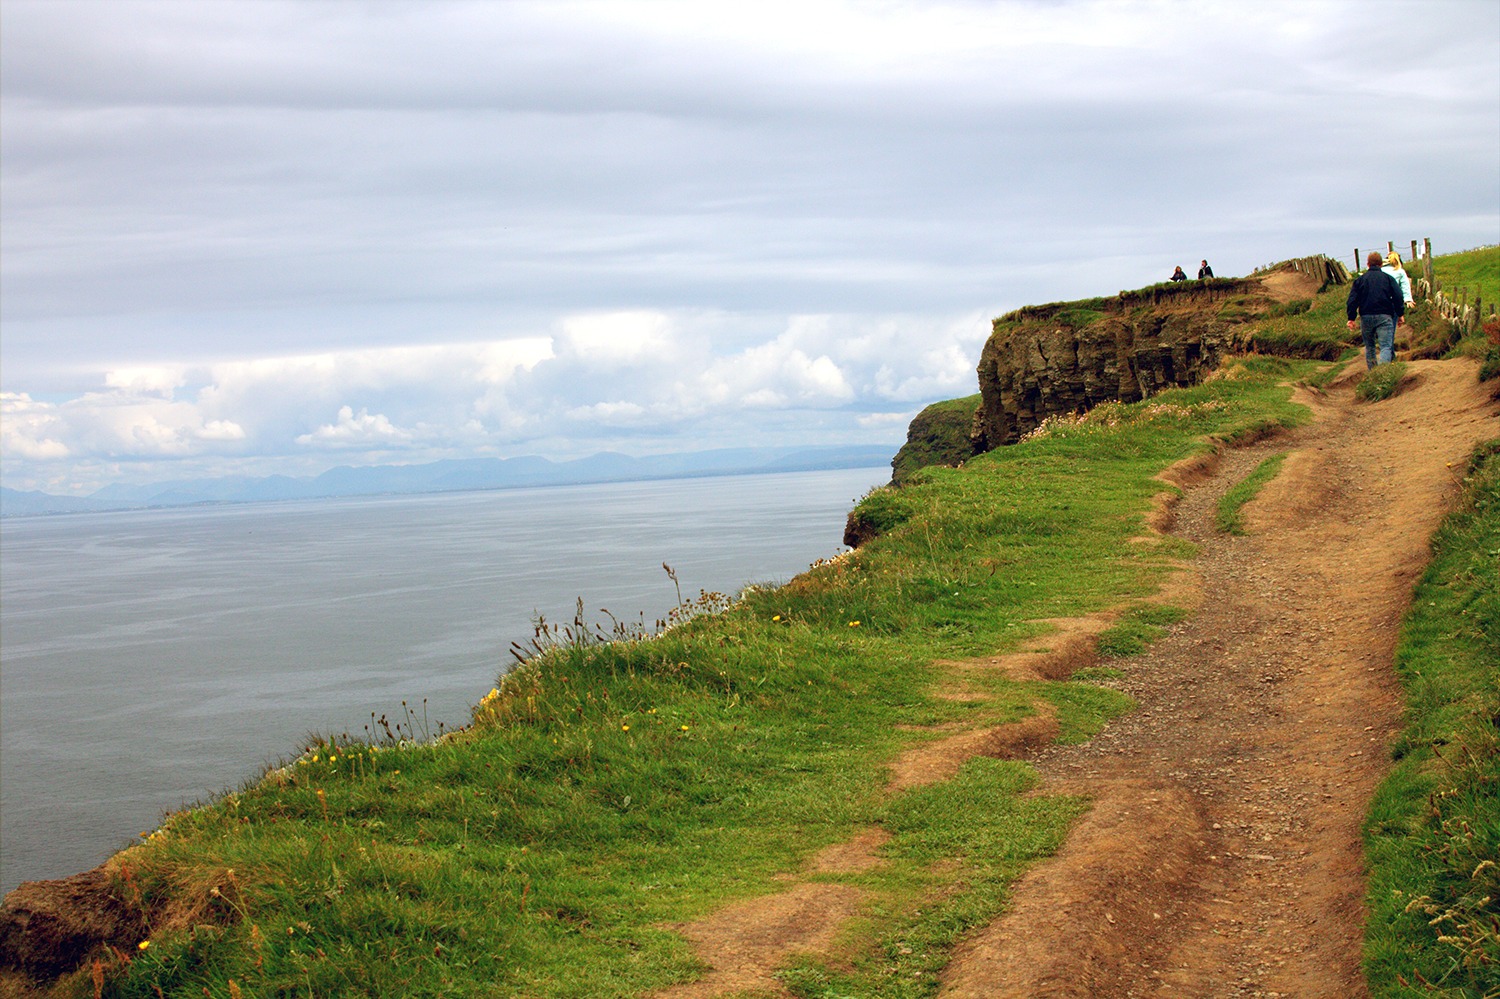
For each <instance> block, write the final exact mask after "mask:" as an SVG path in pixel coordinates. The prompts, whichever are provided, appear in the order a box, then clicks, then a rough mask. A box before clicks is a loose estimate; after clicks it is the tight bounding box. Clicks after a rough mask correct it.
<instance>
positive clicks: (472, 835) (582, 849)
mask: <svg viewBox="0 0 1500 999" xmlns="http://www.w3.org/2000/svg"><path fill="white" fill-rule="evenodd" d="M1297 370H1298V369H1297V368H1296V367H1295V366H1294V365H1291V364H1289V363H1288V362H1282V361H1270V362H1263V363H1260V364H1256V365H1251V366H1249V367H1247V368H1246V377H1245V378H1243V379H1241V380H1237V381H1233V382H1230V381H1221V382H1217V383H1214V384H1212V385H1205V386H1200V387H1197V388H1194V389H1189V390H1185V391H1183V392H1180V393H1171V394H1169V396H1170V398H1168V397H1165V396H1164V397H1163V398H1162V399H1159V400H1157V402H1158V405H1156V406H1153V407H1150V408H1149V409H1147V408H1139V409H1131V408H1128V407H1127V408H1126V409H1125V410H1124V411H1122V414H1121V418H1120V419H1118V420H1115V421H1111V422H1109V423H1107V424H1106V423H1100V424H1097V425H1095V424H1089V423H1080V424H1078V425H1076V426H1073V427H1070V428H1065V429H1063V430H1060V432H1058V433H1056V434H1054V435H1051V436H1047V437H1045V438H1039V439H1037V440H1035V441H1031V442H1028V443H1026V444H1023V445H1021V446H1018V447H1013V448H1007V449H1004V450H1003V451H1001V452H996V453H993V454H990V455H986V456H984V457H983V458H981V459H977V460H975V461H972V462H970V463H969V464H968V465H967V466H966V467H965V468H964V469H962V470H951V471H950V470H929V471H927V472H923V473H921V474H920V475H919V476H918V477H917V481H914V482H913V483H911V484H910V485H909V486H908V487H907V488H906V489H903V490H902V491H901V492H900V493H899V496H900V505H901V508H900V510H898V511H895V515H894V516H893V520H892V523H891V524H890V529H889V530H888V531H887V533H886V534H885V535H884V536H882V537H881V538H879V539H878V540H876V541H874V542H872V543H871V544H869V545H867V546H866V547H864V548H862V549H860V550H859V551H857V552H855V553H853V554H851V555H849V556H847V557H845V558H842V559H840V560H837V561H835V562H832V563H829V564H823V565H819V566H816V567H814V568H812V569H810V570H809V571H808V572H806V573H804V574H803V575H802V576H799V577H798V578H797V579H795V580H794V581H792V582H791V583H790V584H788V585H786V586H784V587H781V588H779V589H774V590H753V591H750V592H747V593H744V594H742V595H740V598H739V599H738V600H737V601H736V602H734V603H733V605H732V606H730V607H728V608H727V609H722V610H720V604H721V603H722V602H723V601H721V600H720V599H718V598H715V597H713V596H712V595H710V596H707V597H704V598H702V599H701V600H699V601H696V602H694V603H692V604H689V605H686V606H685V607H684V608H683V610H682V613H681V615H680V617H681V618H682V619H683V621H682V623H681V624H680V625H678V626H677V627H675V628H673V629H671V630H670V631H668V632H667V633H665V634H663V635H659V636H657V637H654V638H651V639H649V640H645V639H641V640H624V641H615V642H611V643H608V644H602V643H599V642H596V641H593V640H592V639H590V638H587V637H585V635H584V634H583V633H582V630H574V631H572V632H571V633H570V634H561V633H559V634H557V635H555V636H554V638H555V639H556V641H555V642H554V643H552V644H553V646H554V647H552V648H550V649H548V650H547V651H545V652H544V653H543V654H540V655H538V656H536V657H535V658H533V659H532V660H531V661H529V662H528V663H527V664H526V665H525V666H523V667H522V668H520V669H518V670H516V671H515V672H513V673H512V674H510V675H508V676H507V677H505V678H504V679H503V680H502V681H501V682H500V684H499V685H498V687H497V690H496V692H495V693H494V694H492V695H491V696H489V697H487V698H485V699H484V700H483V701H482V702H481V703H480V704H479V705H477V706H476V708H475V713H474V724H473V725H472V726H471V727H470V728H468V729H467V730H465V731H464V732H462V733H460V734H458V735H457V736H455V737H452V738H449V739H446V740H443V741H441V742H439V743H437V744H435V745H417V744H411V743H403V742H399V741H398V740H393V739H381V740H377V741H376V742H374V743H371V742H366V741H360V740H344V739H339V740H333V741H326V742H321V743H318V744H315V745H312V746H309V747H308V748H307V749H306V751H305V752H303V753H301V754H300V755H299V756H298V758H297V759H296V760H295V761H294V762H293V763H291V764H290V765H288V766H286V767H284V768H282V769H278V770H276V771H274V772H272V773H271V774H269V775H268V776H267V777H266V778H265V779H263V780H261V781H259V782H257V783H255V784H254V785H252V786H249V787H246V788H244V789H243V790H242V791H240V792H239V793H237V794H233V795H230V796H228V797H226V798H224V799H223V800H221V801H218V802H215V803H213V804H211V805H208V806H206V807H203V808H200V809H196V810H193V811H189V812H184V813H181V814H178V815H176V816H173V817H172V818H171V819H170V820H169V821H168V822H167V823H166V824H165V825H164V826H163V828H162V829H161V830H159V831H157V832H156V833H154V834H153V835H152V836H151V837H150V838H149V839H148V840H147V841H146V842H144V843H142V844H140V845H139V846H136V847H134V848H132V849H130V850H128V851H126V852H125V853H123V854H121V855H119V856H118V857H117V858H116V859H115V860H114V861H113V862H112V864H111V865H110V866H109V868H108V869H107V872H106V874H107V877H108V880H109V885H110V891H111V892H112V893H113V894H114V895H115V896H116V897H118V898H120V899H123V900H124V901H125V902H126V903H127V909H129V912H128V913H126V914H124V915H122V916H121V918H120V920H119V921H118V922H117V925H116V927H115V939H114V943H115V945H116V947H118V952H116V951H108V950H106V951H104V952H102V956H101V958H100V961H101V963H100V964H99V965H98V966H97V967H98V968H99V972H98V974H99V975H100V976H101V981H102V982H103V983H104V984H103V986H102V988H103V989H104V994H107V995H118V996H156V995H158V994H160V995H166V996H174V995H177V996H187V995H192V996H200V995H202V993H203V990H204V989H205V988H207V989H208V990H209V991H210V994H214V995H227V994H230V992H231V991H232V990H231V986H230V983H231V982H233V983H234V986H233V989H235V990H239V991H240V992H241V994H246V995H250V994H255V995H276V994H287V995H290V994H306V993H308V992H309V991H310V992H311V993H312V994H316V995H328V994H338V995H372V996H375V995H381V996H388V995H443V994H453V995H474V994H487V995H500V996H505V995H511V996H532V997H542V996H559V997H560V996H609V995H626V994H633V993H637V992H645V991H648V990H650V989H652V988H656V987H661V986H665V985H667V984H670V983H672V982H676V981H683V980H687V979H690V978H692V977H693V976H694V974H695V968H696V964H695V960H694V958H693V956H692V954H691V952H690V950H689V948H688V946H687V944H686V943H685V941H684V940H683V939H682V938H681V937H680V936H678V935H677V934H675V933H673V932H671V931H669V930H667V929H664V927H665V926H667V925H670V924H673V923H678V922H681V921H684V920H689V919H692V918H694V917H697V916H701V915H702V914H703V913H705V912H707V911H709V910H711V909H713V908H716V907H718V906H720V905H722V904H724V903H725V902H727V901H729V900H733V899H737V898H745V897H749V896H756V895H763V894H767V893H770V892H772V891H774V890H775V889H776V886H777V884H778V882H777V881H776V880H775V878H776V876H777V875H778V874H779V873H782V872H786V871H793V870H798V869H800V868H801V867H802V866H803V865H804V864H805V863H806V862H807V860H808V858H809V856H810V855H811V854H812V853H814V852H815V851H817V850H818V849H820V848H822V847H825V846H828V845H829V844H832V843H836V842H839V841H842V840H844V839H846V838H847V837H849V836H850V835H851V833H853V832H854V831H855V830H858V829H862V828H867V827H871V826H877V827H879V828H881V829H883V830H885V831H886V833H887V834H888V835H889V836H890V837H891V838H890V840H889V842H888V843H887V845H886V846H885V847H884V848H883V850H882V852H883V854H884V855H885V857H886V858H887V861H888V862H887V864H886V865H885V866H884V867H882V868H880V870H879V871H878V872H872V873H865V874H851V875H840V876H837V877H835V878H834V880H837V879H838V878H839V877H842V878H843V879H844V880H845V881H846V882H849V883H850V884H853V885H857V887H858V889H859V890H860V891H861V892H863V893H865V894H866V897H868V898H870V899H872V900H873V901H872V903H871V906H870V907H868V908H867V909H866V911H868V912H872V913H878V915H871V916H869V917H867V918H866V919H864V920H863V921H861V922H860V923H858V924H857V928H856V929H854V930H852V931H851V932H852V934H853V935H852V937H851V938H850V940H849V941H848V946H847V951H848V953H849V955H850V962H851V964H850V966H849V967H848V968H843V969H831V968H824V967H816V966H808V967H805V968H803V969H801V971H799V972H797V974H802V975H804V976H812V977H814V978H816V977H818V976H822V977H823V978H828V977H829V976H835V977H839V978H840V979H841V980H843V979H847V983H846V985H847V989H846V991H848V993H849V994H862V995H890V994H892V993H889V992H887V991H882V989H883V983H888V982H889V981H890V980H891V978H890V976H891V975H895V976H896V977H898V978H900V979H901V980H903V981H907V982H911V983H913V987H916V986H917V985H920V984H922V983H929V984H930V983H931V982H932V981H933V980H934V979H933V976H934V975H935V974H936V972H937V970H938V969H939V968H940V967H941V966H942V963H943V961H944V959H945V954H946V951H947V948H948V947H950V946H951V945H952V943H953V941H954V940H955V939H957V937H958V936H959V935H960V934H961V933H963V932H964V930H965V929H967V928H969V927H972V926H975V925H978V924H980V923H982V922H984V921H987V920H988V919H990V918H991V917H992V916H993V915H994V913H995V911H996V909H997V907H998V906H999V905H1000V904H1001V900H1002V899H1003V898H1004V891H1003V886H1004V885H1005V884H1006V883H1007V882H1008V880H1009V879H1010V878H1012V877H1014V876H1015V874H1016V873H1017V872H1018V871H1019V870H1020V868H1021V867H1022V866H1023V865H1024V863H1025V862H1026V861H1027V860H1028V859H1029V858H1034V857H1038V856H1041V855H1045V854H1046V853H1047V852H1049V851H1050V850H1051V849H1053V848H1054V846H1055V845H1056V844H1057V843H1058V842H1059V840H1060V838H1061V836H1062V835H1063V833H1064V831H1065V830H1066V828H1067V826H1068V823H1069V821H1070V820H1071V818H1072V817H1073V816H1074V815H1076V814H1077V812H1078V809H1079V808H1080V803H1079V802H1076V801H1072V800H1067V799H1047V800H1035V801H1034V800H1031V799H1028V798H1026V797H1024V792H1025V790H1026V789H1027V788H1028V787H1029V786H1030V785H1031V784H1032V780H1033V779H1032V778H1031V777H1030V775H1029V774H1030V771H1029V769H1028V768H1027V767H1026V766H1024V765H1023V764H1020V763H1003V762H999V761H995V760H976V761H973V762H972V763H971V764H969V765H967V766H966V767H965V770H964V771H963V773H962V774H961V775H960V777H959V778H958V779H957V783H956V784H951V783H950V784H948V785H943V786H942V787H941V788H917V789H912V790H909V791H904V792H895V791H892V790H890V789H888V786H887V778H886V767H887V765H888V764H889V763H890V762H891V761H892V760H893V758H894V757H895V756H896V754H897V753H898V752H899V751H900V749H901V748H902V747H903V746H907V745H910V744H912V743H913V742H917V741H921V740H925V739H929V738H932V737H933V734H934V733H935V732H936V731H937V729H938V728H939V727H946V728H948V729H951V728H952V727H955V726H957V727H960V728H963V727H976V728H977V727H982V726H989V725H994V724H996V723H997V722H1000V721H1005V720H1012V719H1017V718H1021V717H1024V716H1026V715H1028V714H1031V713H1033V712H1036V711H1038V710H1041V707H1040V706H1042V705H1047V706H1048V707H1047V710H1048V711H1049V712H1055V713H1056V715H1057V717H1058V718H1059V719H1060V723H1061V726H1062V733H1063V736H1062V737H1063V738H1068V739H1079V738H1084V737H1086V736H1087V735H1088V734H1089V733H1091V732H1092V731H1094V730H1095V729H1096V728H1097V727H1098V726H1099V725H1101V724H1102V722H1103V721H1104V720H1105V719H1106V718H1108V717H1109V716H1111V715H1112V714H1114V713H1116V712H1119V711H1121V710H1124V709H1125V708H1126V707H1127V704H1126V703H1125V702H1124V700H1123V699H1122V697H1121V695H1119V694H1116V693H1114V692H1112V691H1110V690H1107V689H1104V688H1101V687H1097V686H1094V685H1092V684H1090V683H1088V682H1086V681H1079V682H1056V683H1016V682H1013V681H1009V680H1006V679H1004V678H1001V677H987V678H983V679H980V680H972V679H971V680H970V681H969V682H970V683H971V684H977V685H978V687H977V689H973V690H971V692H970V694H969V696H966V697H965V698H964V699H962V700H955V699H952V698H950V697H946V696H943V692H944V690H945V689H948V688H949V687H950V686H951V684H952V683H953V682H954V680H953V676H952V674H951V667H949V666H944V665H942V663H943V662H945V661H948V660H952V659H954V658H959V657H964V656H974V655H979V654H985V653H992V652H995V651H998V650H1004V649H1007V648H1014V647H1016V646H1017V645H1018V643H1021V642H1023V641H1025V640H1027V639H1029V638H1032V637H1034V636H1036V635H1038V634H1040V633H1043V632H1045V630H1046V628H1045V626H1043V625H1040V624H1038V623H1037V622H1038V621H1040V620H1042V619H1046V618H1055V617H1060V616H1066V615H1076V614H1083V613H1087V612H1089V611H1092V610H1097V609H1099V608H1101V607H1104V606H1112V605H1118V604H1120V603H1121V602H1122V601H1123V602H1125V603H1127V604H1128V603H1129V602H1130V601H1131V600H1133V599H1136V598H1140V597H1143V596H1145V595H1146V594H1148V593H1150V592H1151V591H1152V590H1153V589H1154V588H1155V586H1156V585H1157V582H1158V581H1159V580H1160V579H1161V578H1162V576H1163V574H1164V573H1166V572H1167V571H1168V570H1169V567H1170V565H1171V563H1172V560H1173V559H1174V557H1176V556H1178V555H1179V554H1181V551H1182V548H1181V546H1180V544H1178V543H1176V542H1172V541H1167V540H1159V541H1154V542H1149V543H1145V544H1131V543H1128V542H1129V540H1130V539H1131V538H1134V537H1137V536H1139V535H1140V534H1141V533H1142V519H1143V516H1144V514H1145V512H1146V510H1147V508H1148V505H1149V501H1150V497H1151V496H1152V495H1153V494H1154V493H1155V492H1157V491H1158V490H1159V489H1160V488H1161V486H1160V483H1158V482H1154V481H1153V480H1152V476H1153V475H1154V474H1155V473H1156V472H1157V471H1159V470H1160V469H1161V468H1163V467H1164V466H1165V465H1167V464H1170V463H1171V462H1173V461H1176V460H1177V459H1179V458H1181V457H1183V456H1184V455H1187V454H1190V453H1192V452H1194V451H1196V450H1198V449H1200V448H1202V447H1203V446H1204V445H1203V440H1204V438H1205V436H1207V435H1233V434H1236V433H1242V432H1245V431H1246V430H1248V429H1250V428H1253V427H1257V426H1260V425H1264V424H1269V423H1278V422H1288V421H1295V420H1297V419H1299V415H1298V410H1297V408H1296V407H1293V406H1291V405H1289V404H1288V402H1287V391H1288V390H1287V389H1286V388H1284V387H1279V385H1278V383H1280V382H1282V381H1283V380H1284V379H1286V378H1287V377H1288V376H1289V375H1295V374H1296V372H1297ZM1164 401H1169V402H1170V405H1167V406H1163V405H1161V404H1160V403H1162V402H1164ZM696 610H709V611H718V612H717V613H710V614H702V615H697V616H695V614H694V612H695V611H696ZM960 792H961V793H962V794H964V795H966V796H968V797H969V798H970V799H971V800H972V801H973V802H975V803H976V805H975V807H973V808H965V809H953V808H948V807H944V805H945V798H946V797H947V796H950V795H953V794H955V793H960ZM914 939H915V940H918V941H920V946H918V947H913V946H911V943H910V941H912V940H914ZM148 941H149V943H148ZM898 941H904V942H903V943H900V944H899V945H898ZM142 944H145V946H144V947H142V946H141V945H142ZM118 954H124V955H127V956H128V957H129V958H130V960H129V961H128V962H125V961H122V960H120V959H119V957H118V956H117V955H118ZM93 967H94V965H91V964H85V966H84V968H83V969H81V970H80V971H78V972H77V973H75V975H74V976H73V977H71V978H68V979H65V980H64V981H63V983H62V985H61V986H60V987H59V992H60V994H85V995H86V994H91V993H92V978H91V975H92V974H93V972H92V970H91V969H92V968H93ZM861 982H862V983H864V984H863V985H861V984H860V983H861ZM924 987H925V986H924ZM158 990H160V992H158Z"/></svg>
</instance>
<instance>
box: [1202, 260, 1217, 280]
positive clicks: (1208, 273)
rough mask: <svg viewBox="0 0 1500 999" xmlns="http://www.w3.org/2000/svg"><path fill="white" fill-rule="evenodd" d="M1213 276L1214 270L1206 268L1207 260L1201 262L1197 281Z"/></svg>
mask: <svg viewBox="0 0 1500 999" xmlns="http://www.w3.org/2000/svg"><path fill="white" fill-rule="evenodd" d="M1213 276H1214V269H1213V268H1212V267H1210V266H1208V261H1207V260H1205V261H1203V263H1202V265H1201V266H1200V267H1199V268H1198V280H1199V281H1202V280H1203V279H1204V278H1211V277H1213Z"/></svg>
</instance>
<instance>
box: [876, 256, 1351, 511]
mask: <svg viewBox="0 0 1500 999" xmlns="http://www.w3.org/2000/svg"><path fill="white" fill-rule="evenodd" d="M1347 281H1348V272H1347V271H1346V270H1344V268H1343V267H1342V265H1339V264H1338V263H1337V262H1336V261H1331V260H1328V259H1327V258H1324V257H1312V258H1305V259H1302V260H1297V261H1288V262H1286V263H1283V264H1279V265H1277V266H1275V267H1272V268H1268V269H1267V270H1265V271H1263V272H1258V273H1257V274H1254V275H1252V276H1250V277H1247V278H1216V279H1211V280H1207V281H1188V282H1182V283H1178V284H1161V285H1154V286H1152V287H1149V288H1143V289H1140V290H1138V291H1128V292H1121V293H1120V294H1118V295H1114V296H1112V297H1109V298H1094V299H1084V300H1082V301H1077V302H1054V303H1052V304H1050V305H1033V306H1027V307H1025V308H1022V309H1017V310H1016V311H1014V312H1010V313H1007V314H1005V315H1003V316H1001V317H999V318H998V319H996V320H995V321H994V323H993V327H992V331H991V333H990V337H989V340H988V341H987V342H986V343H985V345H984V351H983V353H982V354H981V356H980V360H979V367H978V376H979V393H978V395H977V396H974V397H970V398H965V399H955V400H950V401H947V402H941V403H936V404H934V405H933V406H929V407H928V408H927V409H925V410H923V411H922V412H921V413H919V414H918V415H917V417H916V419H914V420H913V421H912V424H911V428H910V429H909V431H908V434H907V443H906V445H905V446H903V447H902V449H901V451H900V452H899V453H898V454H897V455H896V458H895V460H894V461H893V462H892V468H893V471H894V474H893V476H892V482H893V483H894V484H896V485H900V484H901V483H902V482H903V481H905V479H906V478H907V477H908V476H910V475H911V474H912V473H914V472H915V471H917V469H919V468H922V467H924V466H927V465H934V464H938V465H957V464H960V463H962V462H963V461H964V460H965V459H967V458H969V457H972V456H973V455H976V454H982V453H983V452H985V451H988V450H991V449H992V448H996V447H1001V446H1003V445H1006V444H1013V443H1015V442H1016V441H1017V440H1019V439H1021V438H1022V437H1024V436H1025V435H1026V434H1027V433H1029V432H1031V431H1032V430H1034V429H1036V427H1038V426H1039V425H1040V424H1041V423H1042V421H1044V420H1046V419H1047V418H1048V417H1050V416H1064V415H1070V414H1073V413H1081V412H1085V411H1087V410H1089V409H1092V408H1093V407H1094V406H1097V405H1099V404H1100V403H1102V402H1115V401H1118V402H1136V401H1139V400H1141V399H1144V398H1147V397H1149V396H1152V395H1155V394H1156V393H1158V392H1161V391H1163V390H1165V389H1169V388H1178V387H1182V386H1187V385H1194V384H1197V383H1198V382H1200V381H1202V380H1203V379H1204V378H1205V377H1206V376H1207V375H1208V374H1209V373H1210V372H1211V371H1213V370H1214V369H1216V368H1217V367H1218V366H1219V364H1220V361H1221V359H1222V358H1223V356H1224V355H1225V354H1229V353H1235V352H1240V351H1245V350H1260V351H1262V352H1268V353H1282V352H1285V351H1284V345H1280V344H1274V343H1260V342H1258V341H1257V336H1256V326H1255V323H1256V321H1257V320H1259V319H1262V318H1265V317H1268V316H1272V315H1276V314H1278V313H1281V314H1285V313H1287V312H1295V311H1298V310H1301V309H1305V308H1306V307H1307V306H1308V305H1310V304H1311V299H1312V297H1313V296H1314V295H1316V294H1317V293H1318V292H1319V291H1320V290H1321V289H1322V288H1324V287H1326V286H1327V285H1329V284H1342V283H1344V282H1347ZM1295 353H1297V354H1299V355H1301V356H1307V354H1308V351H1307V350H1306V349H1298V350H1296V351H1295Z"/></svg>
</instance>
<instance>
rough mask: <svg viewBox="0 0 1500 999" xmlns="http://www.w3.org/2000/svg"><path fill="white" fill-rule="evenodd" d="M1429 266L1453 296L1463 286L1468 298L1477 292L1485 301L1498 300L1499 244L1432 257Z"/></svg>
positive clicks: (1444, 289)
mask: <svg viewBox="0 0 1500 999" xmlns="http://www.w3.org/2000/svg"><path fill="white" fill-rule="evenodd" d="M1432 265H1433V274H1434V276H1435V277H1436V278H1437V280H1438V284H1439V285H1441V286H1442V289H1443V291H1444V292H1445V293H1447V294H1449V295H1457V294H1458V293H1459V291H1460V290H1462V289H1465V288H1467V289H1469V290H1470V295H1469V299H1470V301H1472V300H1473V297H1474V295H1473V293H1474V292H1476V291H1477V292H1478V293H1479V295H1480V297H1481V298H1482V299H1483V300H1484V301H1485V302H1489V303H1496V302H1500V247H1497V246H1486V247H1482V248H1480V249H1477V250H1465V251H1464V252H1462V253H1449V254H1447V255H1445V256H1435V257H1433V258H1432ZM1485 314H1486V315H1488V314H1489V306H1485Z"/></svg>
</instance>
